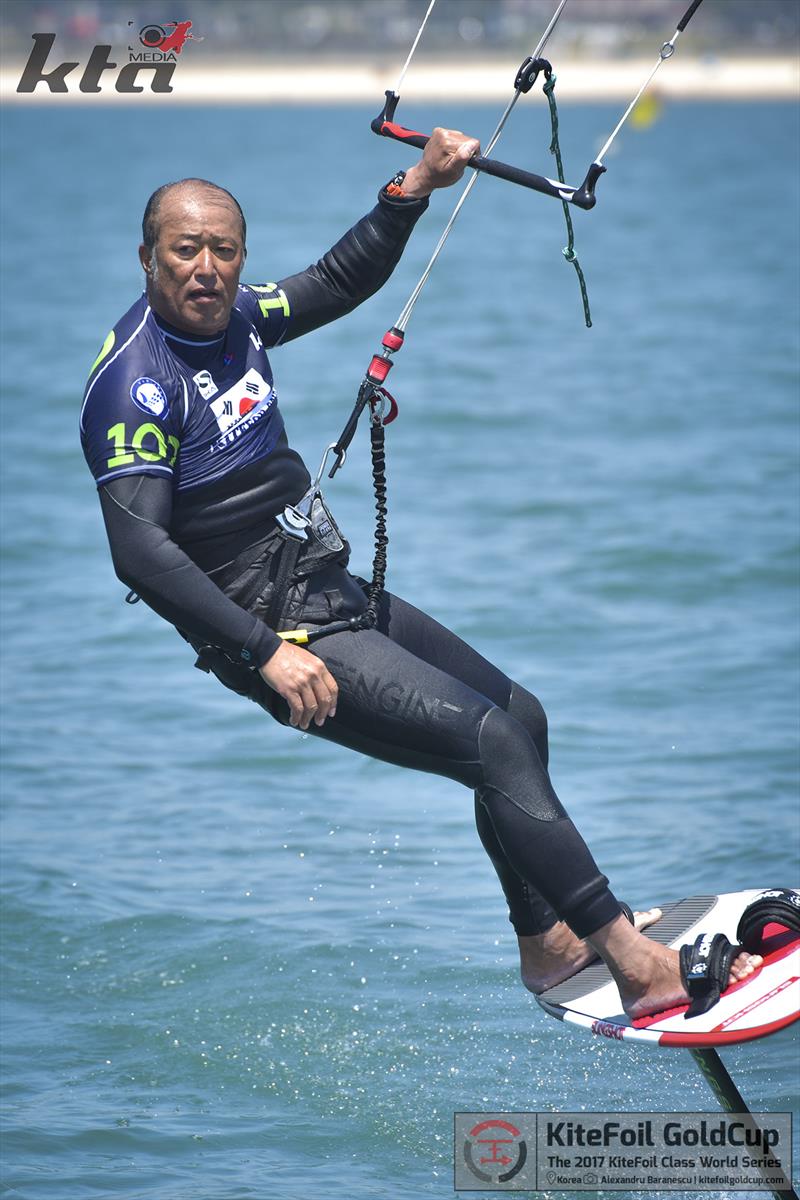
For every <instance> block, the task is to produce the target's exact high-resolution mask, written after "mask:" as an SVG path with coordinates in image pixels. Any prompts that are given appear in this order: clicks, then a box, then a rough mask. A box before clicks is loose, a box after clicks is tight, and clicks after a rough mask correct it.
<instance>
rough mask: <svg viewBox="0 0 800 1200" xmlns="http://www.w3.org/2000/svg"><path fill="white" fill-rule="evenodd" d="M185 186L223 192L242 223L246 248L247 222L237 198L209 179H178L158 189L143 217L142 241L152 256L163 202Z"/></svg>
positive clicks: (148, 203)
mask: <svg viewBox="0 0 800 1200" xmlns="http://www.w3.org/2000/svg"><path fill="white" fill-rule="evenodd" d="M185 184H195V185H197V186H198V187H205V188H212V189H213V190H214V191H215V192H222V194H223V195H224V196H227V197H228V199H229V200H232V201H233V203H234V204H235V205H236V208H237V210H238V213H239V216H240V218H241V221H242V247H244V246H245V245H246V243H247V222H246V221H245V219H244V213H243V212H242V206H241V204H240V203H239V201H238V200H237V199H236V197H235V196H234V195H232V193H231V192H229V191H228V189H227V188H224V187H220V186H219V184H218V183H212V182H211V180H209V179H193V178H190V179H176V180H175V182H174V183H163V184H162V185H161V187H160V188H156V190H155V191H154V192H153V194H152V196H151V197H150V199H149V200H148V201H147V205H146V207H145V210H144V216H143V217H142V241H143V242H144V244H145V246H146V247H147V249H148V251H149V252H150V254H152V253H153V250H154V249H155V245H156V242H157V241H158V224H159V222H158V218H159V213H160V211H161V201H162V200H163V199H164V197H165V196H166V194H167V192H169V191H171V190H172V189H173V188H176V187H183V186H184V185H185Z"/></svg>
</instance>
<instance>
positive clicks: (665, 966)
mask: <svg viewBox="0 0 800 1200" xmlns="http://www.w3.org/2000/svg"><path fill="white" fill-rule="evenodd" d="M590 940H591V944H592V945H593V946H594V947H595V948H596V950H597V952H598V954H600V955H601V956H602V957H603V959H604V960H605V962H606V963H607V964H608V968H609V970H610V971H611V974H612V975H613V976H614V979H615V981H616V984H617V987H618V988H619V994H620V998H621V1000H622V1007H623V1008H624V1009H625V1012H626V1013H627V1014H628V1016H629V1017H630V1018H631V1020H635V1019H636V1018H637V1017H644V1016H647V1015H649V1014H651V1013H658V1012H664V1010H665V1009H669V1008H677V1007H678V1006H680V1005H684V1004H687V1003H688V1001H689V997H688V994H687V992H686V989H685V988H684V986H683V983H682V982H681V973H680V959H679V957H678V952H677V950H671V949H670V948H669V947H668V946H661V945H659V944H658V942H651V941H650V939H649V938H644V937H642V936H641V935H640V934H639V933H638V932H637V931H636V930H635V929H633V927H632V926H631V925H630V924H629V923H628V922H627V921H626V920H625V919H624V918H620V917H617V918H615V919H614V920H613V921H610V922H609V924H608V925H605V926H603V928H602V929H600V930H598V931H597V933H594V934H592V937H591V939H590ZM763 961H764V960H763V958H762V957H761V955H760V954H748V953H747V952H746V951H744V950H743V951H742V952H741V953H740V954H738V955H737V956H736V958H735V959H734V960H733V962H732V963H731V968H730V975H729V978H728V984H727V986H728V987H730V986H731V985H732V984H734V983H737V982H739V980H741V979H746V978H747V977H748V975H752V974H753V972H754V971H755V970H757V969H758V967H760V966H761V964H762V962H763Z"/></svg>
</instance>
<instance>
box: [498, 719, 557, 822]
mask: <svg viewBox="0 0 800 1200" xmlns="http://www.w3.org/2000/svg"><path fill="white" fill-rule="evenodd" d="M478 753H479V755H480V765H481V773H482V776H483V783H482V786H481V787H479V788H478V791H479V792H480V794H481V799H482V801H483V803H484V804H487V806H488V805H489V803H490V801H489V799H488V797H489V796H493V797H494V798H495V799H496V800H501V799H502V800H504V801H511V803H512V804H513V805H514V806H515V807H516V808H517V809H522V811H523V812H526V813H528V814H529V815H530V816H532V817H536V818H537V820H540V821H557V820H560V819H561V818H562V817H565V816H566V815H567V814H566V812H565V810H564V807H563V805H562V804H561V801H560V800H559V799H558V797H557V796H556V794H555V792H554V791H553V787H552V784H551V783H550V778H549V776H548V774H547V770H546V768H545V765H544V763H543V762H542V760H541V757H540V755H539V753H538V750H537V747H536V744H535V742H534V741H533V738H532V737H531V736H530V734H529V733H528V731H527V729H526V728H525V727H524V726H523V725H522V724H521V723H520V722H519V721H518V720H517V719H516V717H514V716H512V715H511V714H510V713H508V712H505V711H504V710H503V709H502V708H491V709H490V710H489V712H488V713H487V714H486V716H485V717H484V718H483V721H482V723H481V728H480V732H479V735H478ZM490 814H491V808H490Z"/></svg>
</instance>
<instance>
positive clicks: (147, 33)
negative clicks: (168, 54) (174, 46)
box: [139, 25, 167, 50]
mask: <svg viewBox="0 0 800 1200" xmlns="http://www.w3.org/2000/svg"><path fill="white" fill-rule="evenodd" d="M166 40H167V34H166V30H164V29H162V28H161V26H160V25H145V26H144V27H143V28H142V29H141V30H140V32H139V41H140V42H141V43H142V45H143V46H145V47H146V48H147V49H148V50H157V49H158V47H159V46H160V45H161V43H162V42H165V41H166Z"/></svg>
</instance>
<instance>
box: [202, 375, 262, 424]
mask: <svg viewBox="0 0 800 1200" xmlns="http://www.w3.org/2000/svg"><path fill="white" fill-rule="evenodd" d="M273 399H274V394H273V391H272V388H271V387H270V385H269V384H268V383H267V381H266V380H265V379H264V378H263V377H262V376H261V375H260V374H259V373H258V371H257V370H256V369H255V367H251V368H250V370H249V371H248V372H247V374H246V375H243V376H242V378H241V379H240V380H238V382H237V383H235V384H234V385H233V387H230V388H228V390H227V391H226V392H223V393H222V394H221V395H220V396H217V398H216V400H212V402H211V404H210V405H209V408H210V409H211V411H212V412H213V414H214V416H215V417H216V418H217V424H218V425H219V427H220V430H221V432H222V433H228V432H229V431H230V430H232V429H233V428H234V426H236V425H239V424H240V423H241V422H243V421H247V420H248V418H251V417H252V416H254V415H255V412H256V410H258V414H259V416H260V415H261V413H263V412H266V410H267V409H268V408H269V407H270V405H271V404H272V401H273ZM251 423H252V420H251V421H249V422H248V424H251Z"/></svg>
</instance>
